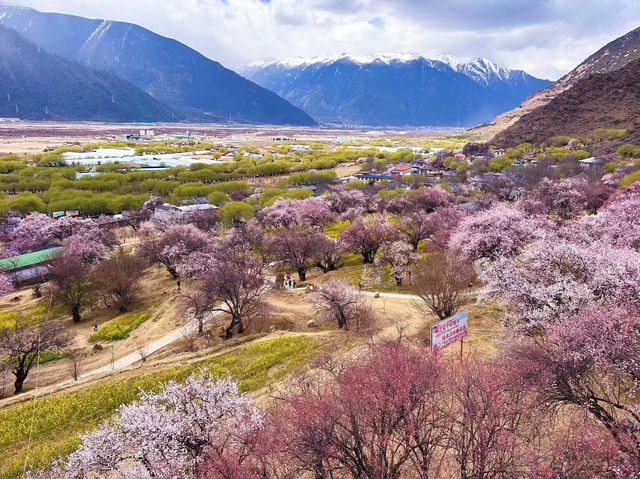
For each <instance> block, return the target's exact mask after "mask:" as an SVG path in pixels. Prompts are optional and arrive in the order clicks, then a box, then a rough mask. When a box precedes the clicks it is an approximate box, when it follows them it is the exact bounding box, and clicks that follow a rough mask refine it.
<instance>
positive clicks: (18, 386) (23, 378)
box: [13, 370, 27, 394]
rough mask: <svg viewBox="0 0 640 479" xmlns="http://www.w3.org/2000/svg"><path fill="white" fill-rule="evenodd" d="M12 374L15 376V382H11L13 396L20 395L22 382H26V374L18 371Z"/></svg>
mask: <svg viewBox="0 0 640 479" xmlns="http://www.w3.org/2000/svg"><path fill="white" fill-rule="evenodd" d="M13 374H15V376H16V380H15V381H14V382H13V387H14V388H15V394H20V393H21V392H22V386H23V385H24V382H25V381H26V380H27V373H26V372H24V371H22V370H18V371H15V372H14V373H13Z"/></svg>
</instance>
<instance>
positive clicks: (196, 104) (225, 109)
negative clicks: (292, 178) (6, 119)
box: [0, 5, 314, 125]
mask: <svg viewBox="0 0 640 479" xmlns="http://www.w3.org/2000/svg"><path fill="white" fill-rule="evenodd" d="M0 23H1V24H3V25H5V26H7V27H10V28H13V29H15V30H16V31H18V32H19V33H21V34H22V35H23V36H24V37H26V38H27V39H28V40H30V41H32V42H33V43H35V44H36V45H38V46H40V47H42V48H44V49H46V50H47V51H49V52H51V53H54V54H57V55H60V56H62V57H64V58H66V59H69V60H73V61H77V62H79V63H81V64H83V65H86V66H88V67H91V68H95V69H99V70H105V71H107V72H109V73H112V74H114V75H117V76H119V77H120V78H123V79H125V80H128V81H130V82H131V83H133V84H134V85H136V86H138V87H140V88H142V89H143V90H145V91H146V92H147V93H149V94H150V95H151V96H152V97H154V98H156V99H158V100H159V101H161V102H163V103H166V104H167V105H169V106H171V107H172V108H173V109H175V110H177V111H179V112H181V113H183V114H185V115H187V116H188V117H189V118H190V119H196V120H211V121H226V120H234V121H246V122H256V123H274V124H301V125H310V124H313V123H314V122H313V120H312V119H311V117H309V115H307V114H306V113H305V112H303V111H301V110H300V109H298V108H296V107H294V106H293V105H291V104H290V103H288V102H287V101H286V100H284V99H282V98H280V97H279V96H278V95H276V94H275V93H273V92H271V91H268V90H266V89H264V88H262V87H260V86H258V85H256V84H255V83H252V82H250V81H249V80H247V79H245V78H243V77H241V76H240V75H238V74H236V73H235V72H233V71H231V70H229V69H227V68H225V67H223V66H222V65H220V64H219V63H218V62H215V61H212V60H210V59H208V58H206V57H204V56H203V55H201V54H200V53H198V52H196V51H195V50H193V49H191V48H189V47H187V46H186V45H183V44H182V43H180V42H178V41H176V40H172V39H169V38H166V37H163V36H160V35H157V34H155V33H153V32H151V31H149V30H146V29H145V28H142V27H140V26H137V25H133V24H129V23H122V22H111V21H105V20H90V19H87V18H82V17H76V16H72V15H62V14H56V13H42V12H38V11H36V10H33V9H29V8H22V7H16V6H12V5H0Z"/></svg>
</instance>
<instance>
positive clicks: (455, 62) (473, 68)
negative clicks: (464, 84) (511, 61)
mask: <svg viewBox="0 0 640 479" xmlns="http://www.w3.org/2000/svg"><path fill="white" fill-rule="evenodd" d="M437 60H438V61H441V62H442V63H446V64H447V65H449V66H450V67H451V68H453V69H454V70H455V71H457V72H460V73H464V74H465V75H467V76H468V77H470V78H472V79H474V80H476V81H478V82H480V83H484V84H488V83H489V82H490V81H491V79H494V78H497V79H500V80H508V79H509V77H510V76H511V74H512V73H513V71H512V70H509V69H507V68H503V67H500V66H498V65H496V64H495V63H494V62H492V61H491V60H488V59H486V58H482V57H480V58H465V57H455V56H452V55H440V56H439V57H437Z"/></svg>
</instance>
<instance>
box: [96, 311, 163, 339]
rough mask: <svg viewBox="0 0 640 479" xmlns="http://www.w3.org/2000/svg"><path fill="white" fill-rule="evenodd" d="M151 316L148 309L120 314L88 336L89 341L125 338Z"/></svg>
mask: <svg viewBox="0 0 640 479" xmlns="http://www.w3.org/2000/svg"><path fill="white" fill-rule="evenodd" d="M150 317H151V314H150V313H149V312H148V311H131V312H129V313H125V314H121V315H120V316H118V317H117V318H114V319H112V320H111V321H109V322H108V323H107V324H105V325H104V326H102V327H101V328H100V329H98V331H96V332H95V333H93V334H92V335H91V336H89V341H91V342H92V343H96V342H98V341H118V340H121V339H127V338H128V337H129V334H130V333H131V331H133V330H134V329H136V328H137V327H138V326H140V325H141V324H142V323H144V322H145V321H147V320H148V319H149V318H150Z"/></svg>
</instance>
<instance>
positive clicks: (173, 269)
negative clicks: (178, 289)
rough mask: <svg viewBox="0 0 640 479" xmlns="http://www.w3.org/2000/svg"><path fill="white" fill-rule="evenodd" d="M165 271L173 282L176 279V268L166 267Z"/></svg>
mask: <svg viewBox="0 0 640 479" xmlns="http://www.w3.org/2000/svg"><path fill="white" fill-rule="evenodd" d="M167 271H168V272H169V274H170V275H171V277H172V278H173V279H174V280H177V279H178V272H177V271H176V268H175V267H174V266H167Z"/></svg>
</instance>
